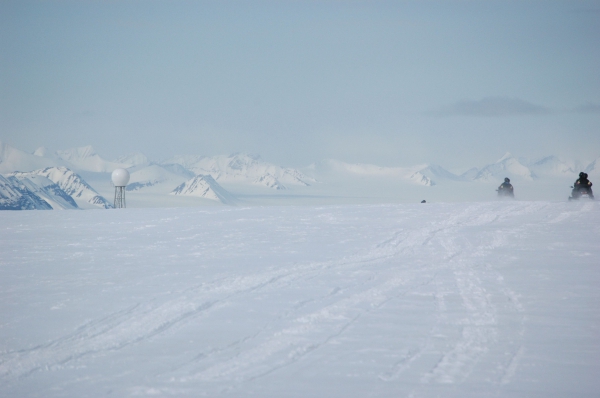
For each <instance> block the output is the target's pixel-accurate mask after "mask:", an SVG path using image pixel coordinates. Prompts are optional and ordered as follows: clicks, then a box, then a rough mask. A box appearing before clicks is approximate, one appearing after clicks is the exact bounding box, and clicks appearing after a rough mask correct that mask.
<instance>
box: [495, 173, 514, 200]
mask: <svg viewBox="0 0 600 398" xmlns="http://www.w3.org/2000/svg"><path fill="white" fill-rule="evenodd" d="M496 191H498V196H499V197H504V198H514V197H515V190H514V188H513V186H512V184H511V183H510V179H509V178H508V177H506V178H505V179H504V182H503V183H502V184H500V186H499V187H498V189H497V190H496Z"/></svg>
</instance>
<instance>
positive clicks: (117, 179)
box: [111, 169, 129, 187]
mask: <svg viewBox="0 0 600 398" xmlns="http://www.w3.org/2000/svg"><path fill="white" fill-rule="evenodd" d="M111 178H112V182H113V184H115V187H124V186H126V185H127V183H128V182H129V172H128V171H127V170H125V169H116V170H114V171H113V172H112V175H111Z"/></svg>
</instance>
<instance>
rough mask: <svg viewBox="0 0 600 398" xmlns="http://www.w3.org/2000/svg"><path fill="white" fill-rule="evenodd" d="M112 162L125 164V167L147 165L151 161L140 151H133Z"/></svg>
mask: <svg viewBox="0 0 600 398" xmlns="http://www.w3.org/2000/svg"><path fill="white" fill-rule="evenodd" d="M113 163H117V164H122V165H127V167H133V166H149V165H150V164H151V163H152V162H151V161H150V159H148V157H147V156H146V155H144V154H143V153H141V152H134V153H130V154H128V155H123V156H120V157H118V158H117V159H115V160H114V161H113Z"/></svg>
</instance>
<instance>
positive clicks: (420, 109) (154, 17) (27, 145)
mask: <svg viewBox="0 0 600 398" xmlns="http://www.w3.org/2000/svg"><path fill="white" fill-rule="evenodd" d="M0 140H3V141H5V142H7V143H9V144H11V145H14V146H16V147H18V148H20V149H23V150H26V151H33V150H35V149H36V148H37V147H39V146H45V147H47V148H48V149H51V150H56V149H66V148H69V147H75V146H83V145H88V144H91V145H93V146H94V147H95V148H96V150H97V151H98V152H99V153H100V154H101V155H102V156H103V157H106V158H109V159H110V158H114V157H117V156H119V155H121V154H126V153H129V152H132V151H141V152H143V153H145V154H147V155H148V156H150V157H151V158H154V159H157V160H159V159H163V158H168V157H170V156H172V155H175V154H198V155H218V154H229V153H232V152H247V153H252V154H260V155H261V156H262V158H263V159H265V160H267V161H270V162H274V163H278V164H280V165H283V166H295V167H299V166H305V165H308V164H309V163H312V162H315V161H318V160H321V159H324V158H335V159H339V160H343V161H347V162H369V163H376V164H380V165H389V166H408V165H413V164H418V163H438V164H441V165H443V166H446V167H448V168H450V169H460V168H465V167H468V166H481V165H483V164H486V163H489V162H493V161H495V160H496V159H497V158H499V157H501V156H502V155H503V154H504V152H506V151H510V152H511V153H513V154H514V155H517V156H527V157H534V158H535V157H538V156H542V155H545V154H557V155H564V156H567V157H576V158H581V159H590V160H591V159H593V158H596V157H598V156H600V2H599V1H574V0H568V1H549V0H548V1H525V0H519V1H509V0H501V1H489V0H486V1H483V0H482V1H449V0H445V1H399V0H397V1H389V2H388V1H364V2H363V1H206V2H203V1H160V2H159V1H151V0H144V1H36V2H31V1H23V0H18V1H7V0H3V1H0Z"/></svg>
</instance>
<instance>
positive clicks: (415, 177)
mask: <svg viewBox="0 0 600 398" xmlns="http://www.w3.org/2000/svg"><path fill="white" fill-rule="evenodd" d="M428 167H429V166H427V165H419V166H414V167H382V166H377V165H374V164H365V163H346V162H341V161H339V160H333V159H328V160H324V161H322V162H319V163H318V164H315V165H313V166H312V169H313V170H315V172H316V173H317V174H319V173H328V174H331V173H341V174H346V175H355V176H360V177H367V178H368V177H389V178H393V179H395V180H404V181H407V182H411V183H414V184H418V185H424V186H432V185H435V182H434V181H433V180H432V179H431V178H429V177H427V176H426V175H425V174H424V173H422V172H421V171H422V170H425V169H428Z"/></svg>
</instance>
